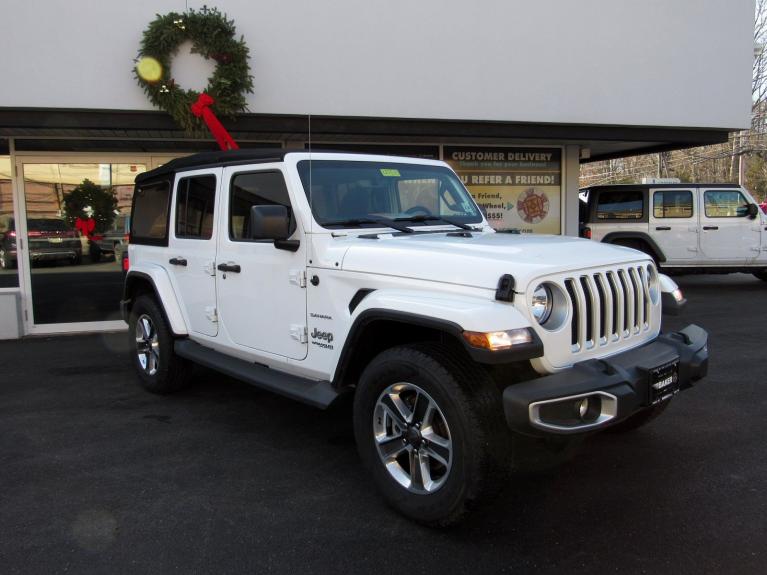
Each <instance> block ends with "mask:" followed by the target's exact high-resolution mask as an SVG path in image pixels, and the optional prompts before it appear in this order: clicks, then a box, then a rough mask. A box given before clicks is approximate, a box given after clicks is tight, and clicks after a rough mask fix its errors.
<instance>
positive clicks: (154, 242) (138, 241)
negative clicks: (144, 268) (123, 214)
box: [130, 174, 175, 247]
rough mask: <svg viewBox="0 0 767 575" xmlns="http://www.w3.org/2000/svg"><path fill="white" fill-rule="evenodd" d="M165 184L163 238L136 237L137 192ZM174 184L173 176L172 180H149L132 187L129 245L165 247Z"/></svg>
mask: <svg viewBox="0 0 767 575" xmlns="http://www.w3.org/2000/svg"><path fill="white" fill-rule="evenodd" d="M162 184H165V185H166V186H167V190H168V199H167V205H166V209H165V236H164V237H162V238H150V237H144V236H138V235H136V231H135V225H136V220H137V218H136V217H135V216H136V199H137V198H138V191H139V189H142V188H149V187H154V186H159V185H162ZM174 184H175V174H174V175H173V178H172V179H171V178H158V179H156V180H149V181H147V182H143V183H141V184H136V185H135V186H134V187H133V198H132V199H131V223H130V243H131V244H132V245H139V246H160V247H167V246H168V241H169V238H170V230H171V225H170V217H171V205H172V201H173V186H174Z"/></svg>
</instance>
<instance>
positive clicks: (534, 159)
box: [444, 146, 562, 234]
mask: <svg viewBox="0 0 767 575" xmlns="http://www.w3.org/2000/svg"><path fill="white" fill-rule="evenodd" d="M444 159H445V161H446V162H447V163H448V164H450V165H451V166H452V168H453V169H454V170H455V171H456V173H457V174H458V175H459V176H460V178H461V180H463V183H464V185H465V186H466V187H467V188H468V190H469V192H471V195H472V196H473V197H474V200H475V201H476V202H477V203H478V204H479V205H480V207H482V208H483V209H484V210H485V212H486V214H487V220H488V222H490V225H492V226H493V227H494V228H495V229H497V230H508V229H517V230H519V231H520V232H522V233H533V232H535V233H544V234H559V233H561V225H560V224H561V209H562V150H561V149H560V148H500V147H492V148H485V147H475V146H445V147H444Z"/></svg>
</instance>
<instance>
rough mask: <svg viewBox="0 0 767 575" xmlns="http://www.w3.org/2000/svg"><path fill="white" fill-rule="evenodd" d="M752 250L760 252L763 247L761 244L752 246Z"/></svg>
mask: <svg viewBox="0 0 767 575" xmlns="http://www.w3.org/2000/svg"><path fill="white" fill-rule="evenodd" d="M751 251H752V252H760V251H762V248H760V247H759V246H755V247H752V248H751Z"/></svg>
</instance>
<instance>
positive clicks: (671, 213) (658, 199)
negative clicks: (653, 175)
mask: <svg viewBox="0 0 767 575" xmlns="http://www.w3.org/2000/svg"><path fill="white" fill-rule="evenodd" d="M652 198H653V205H652V211H653V216H654V217H656V218H691V217H692V192H691V191H689V190H663V191H661V192H655V193H654V194H653V197H652Z"/></svg>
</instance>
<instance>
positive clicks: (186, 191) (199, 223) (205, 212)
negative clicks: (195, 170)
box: [176, 176, 216, 240]
mask: <svg viewBox="0 0 767 575" xmlns="http://www.w3.org/2000/svg"><path fill="white" fill-rule="evenodd" d="M215 202H216V176H196V177H193V178H184V179H183V180H181V181H180V182H179V183H178V188H177V190H176V237H177V238H186V239H198V240H209V239H210V238H211V237H213V211H214V207H215Z"/></svg>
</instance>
